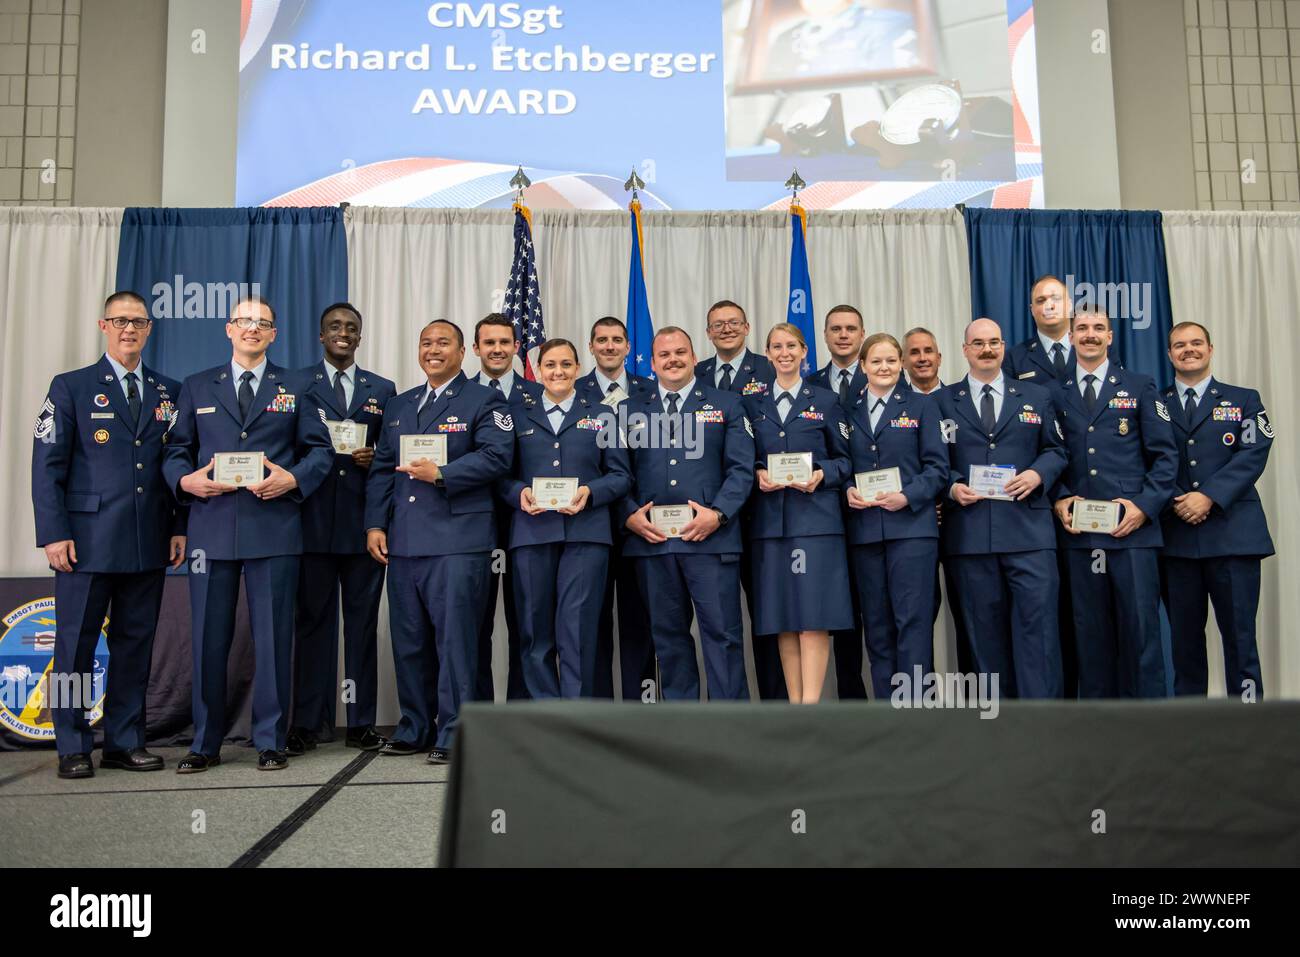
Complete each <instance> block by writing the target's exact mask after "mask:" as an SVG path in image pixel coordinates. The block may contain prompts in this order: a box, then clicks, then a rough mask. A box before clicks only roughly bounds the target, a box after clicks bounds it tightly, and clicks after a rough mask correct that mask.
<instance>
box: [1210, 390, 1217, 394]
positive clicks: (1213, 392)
mask: <svg viewBox="0 0 1300 957" xmlns="http://www.w3.org/2000/svg"><path fill="white" fill-rule="evenodd" d="M1218 394H1219V390H1218V389H1211V390H1210V395H1218Z"/></svg>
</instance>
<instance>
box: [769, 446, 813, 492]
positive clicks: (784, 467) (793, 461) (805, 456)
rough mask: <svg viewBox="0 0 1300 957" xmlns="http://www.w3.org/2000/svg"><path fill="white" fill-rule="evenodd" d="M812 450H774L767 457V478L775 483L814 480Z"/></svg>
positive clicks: (786, 483)
mask: <svg viewBox="0 0 1300 957" xmlns="http://www.w3.org/2000/svg"><path fill="white" fill-rule="evenodd" d="M812 473H813V467H812V453H811V452H773V453H772V454H771V455H769V456H768V457H767V480H768V481H769V482H771V483H772V484H773V485H793V484H794V483H795V482H800V483H802V482H808V481H811V480H812Z"/></svg>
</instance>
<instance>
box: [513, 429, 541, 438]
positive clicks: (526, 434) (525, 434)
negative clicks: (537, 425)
mask: <svg viewBox="0 0 1300 957" xmlns="http://www.w3.org/2000/svg"><path fill="white" fill-rule="evenodd" d="M536 431H537V430H536V429H529V430H528V431H527V432H517V433H515V434H516V435H518V436H519V437H520V438H521V439H522V438H524V437H525V436H528V435H532V434H533V433H534V432H536Z"/></svg>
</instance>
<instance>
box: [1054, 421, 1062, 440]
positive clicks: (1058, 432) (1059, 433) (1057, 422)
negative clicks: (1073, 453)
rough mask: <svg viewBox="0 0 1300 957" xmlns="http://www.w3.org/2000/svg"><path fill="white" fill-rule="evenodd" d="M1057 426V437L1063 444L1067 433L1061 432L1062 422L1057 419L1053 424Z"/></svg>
mask: <svg viewBox="0 0 1300 957" xmlns="http://www.w3.org/2000/svg"><path fill="white" fill-rule="evenodd" d="M1053 424H1054V425H1055V426H1056V437H1057V438H1058V439H1060V440H1061V441H1062V442H1064V441H1065V433H1064V432H1062V431H1061V420H1060V419H1056V420H1055V421H1054V423H1053Z"/></svg>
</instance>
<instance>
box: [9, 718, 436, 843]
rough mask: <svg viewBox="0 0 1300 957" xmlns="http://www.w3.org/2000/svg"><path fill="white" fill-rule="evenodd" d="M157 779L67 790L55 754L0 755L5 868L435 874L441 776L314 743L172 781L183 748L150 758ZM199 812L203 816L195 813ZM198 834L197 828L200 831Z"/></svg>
mask: <svg viewBox="0 0 1300 957" xmlns="http://www.w3.org/2000/svg"><path fill="white" fill-rule="evenodd" d="M150 750H151V751H152V752H153V753H155V754H160V755H162V756H163V758H164V760H166V762H167V767H166V769H165V770H163V771H155V772H149V773H137V772H131V771H114V770H111V769H109V770H105V769H101V768H100V767H99V752H98V751H96V752H95V755H94V760H95V776H94V777H93V778H90V779H87V780H80V781H64V780H61V779H60V778H59V777H58V776H57V775H56V773H55V771H56V767H57V761H58V759H57V757H56V756H55V754H54V752H53V751H20V752H4V753H0V838H2V839H3V843H4V846H5V851H6V853H5V858H6V863H7V864H8V866H10V867H41V866H58V867H230V866H232V865H234V866H239V867H433V866H434V865H435V862H436V860H437V841H438V831H439V826H440V824H441V821H442V804H443V795H444V793H445V791H446V789H447V773H448V769H447V767H446V766H434V765H431V764H427V763H425V760H424V755H422V754H420V755H412V756H411V757H405V758H391V757H384V758H381V757H378V756H377V755H376V754H373V753H366V754H364V755H363V754H362V753H361V752H359V751H357V750H356V749H355V748H348V747H345V746H344V744H343V742H342V741H341V740H339V741H337V742H334V743H332V744H322V745H320V746H319V747H318V748H317V749H316V750H315V751H308V752H307V753H306V754H305V755H304V756H303V757H301V758H290V759H289V767H288V768H286V769H285V770H283V771H258V770H257V752H255V751H253V750H252V749H251V748H244V747H236V746H231V745H227V746H226V747H225V748H223V749H222V751H221V760H222V764H221V765H220V766H219V767H215V768H212V769H210V770H208V771H206V772H204V773H202V774H185V775H181V774H177V773H176V771H175V767H176V762H177V761H179V760H180V759H181V758H182V757H184V755H185V753H186V750H187V749H186V748H150ZM199 812H202V813H199ZM200 824H201V825H202V827H201V828H200V827H199V825H200Z"/></svg>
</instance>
